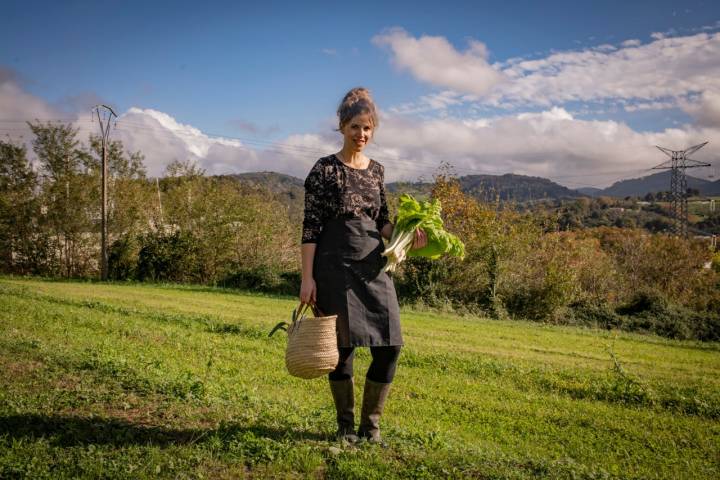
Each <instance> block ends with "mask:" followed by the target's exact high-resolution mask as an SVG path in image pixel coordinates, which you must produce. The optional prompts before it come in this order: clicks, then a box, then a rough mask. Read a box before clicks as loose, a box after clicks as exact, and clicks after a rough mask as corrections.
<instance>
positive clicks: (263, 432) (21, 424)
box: [0, 414, 330, 447]
mask: <svg viewBox="0 0 720 480" xmlns="http://www.w3.org/2000/svg"><path fill="white" fill-rule="evenodd" d="M248 436H250V437H254V438H257V439H267V440H275V441H282V440H290V441H302V440H319V441H325V440H330V437H329V436H328V435H326V434H323V433H320V432H314V431H307V430H301V431H298V430H290V429H288V430H285V429H282V428H278V427H271V426H267V425H258V424H253V425H243V424H239V423H227V424H223V425H221V426H220V427H218V428H214V429H212V428H211V429H203V428H187V429H183V428H168V427H160V426H151V425H140V424H135V423H131V422H128V421H126V420H122V419H117V418H99V417H94V418H88V417H79V416H61V415H38V414H20V415H3V416H0V437H6V438H10V439H16V440H22V439H35V438H45V439H46V440H48V441H49V442H50V443H51V444H53V445H56V446H62V447H71V446H78V445H91V444H93V445H110V446H115V447H127V446H133V445H156V446H160V447H164V446H171V445H190V444H195V443H203V442H204V441H205V440H207V439H209V438H219V439H220V440H221V441H227V442H229V441H232V440H234V439H246V438H247V437H248Z"/></svg>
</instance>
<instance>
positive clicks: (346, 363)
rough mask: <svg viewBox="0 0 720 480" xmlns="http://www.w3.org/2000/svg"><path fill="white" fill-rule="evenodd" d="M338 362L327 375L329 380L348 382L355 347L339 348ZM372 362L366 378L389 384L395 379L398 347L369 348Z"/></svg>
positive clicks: (351, 371)
mask: <svg viewBox="0 0 720 480" xmlns="http://www.w3.org/2000/svg"><path fill="white" fill-rule="evenodd" d="M338 350H340V361H339V362H338V364H337V367H335V370H334V371H332V372H330V373H329V375H328V376H329V377H330V380H348V379H350V378H352V376H353V358H354V356H355V355H354V353H355V347H339V348H338ZM370 355H372V362H371V363H370V368H368V372H367V375H366V376H367V378H369V379H370V380H372V381H373V382H378V383H391V382H392V380H393V377H395V369H396V368H397V361H398V357H399V356H400V345H391V346H389V347H370Z"/></svg>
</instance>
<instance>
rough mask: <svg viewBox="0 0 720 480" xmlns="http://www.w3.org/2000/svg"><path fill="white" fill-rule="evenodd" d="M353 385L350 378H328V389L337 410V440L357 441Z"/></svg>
mask: <svg viewBox="0 0 720 480" xmlns="http://www.w3.org/2000/svg"><path fill="white" fill-rule="evenodd" d="M353 386H354V382H353V379H352V378H350V379H348V380H330V391H331V392H332V396H333V400H334V401H335V411H336V412H337V424H338V429H337V433H336V434H335V438H336V439H337V440H338V441H339V442H342V441H344V442H348V443H355V442H357V441H358V437H357V435H355V396H354V393H353V390H354V389H353Z"/></svg>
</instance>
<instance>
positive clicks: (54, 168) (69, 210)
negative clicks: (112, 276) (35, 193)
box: [28, 122, 100, 277]
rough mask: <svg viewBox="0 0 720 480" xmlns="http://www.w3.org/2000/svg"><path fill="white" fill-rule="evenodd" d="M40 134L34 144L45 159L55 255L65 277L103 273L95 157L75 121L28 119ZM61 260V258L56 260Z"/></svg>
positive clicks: (44, 188)
mask: <svg viewBox="0 0 720 480" xmlns="http://www.w3.org/2000/svg"><path fill="white" fill-rule="evenodd" d="M28 125H29V126H30V129H31V130H32V132H33V133H34V134H35V138H34V139H33V142H32V145H33V150H34V151H35V154H36V155H37V158H38V160H39V162H40V172H41V178H42V192H41V201H42V205H43V206H45V208H46V209H47V215H46V216H45V217H44V218H45V220H46V224H45V227H46V228H47V229H48V230H49V234H50V235H51V245H50V255H51V256H57V263H59V265H60V267H61V268H60V271H58V272H49V273H51V274H58V273H59V274H61V275H62V276H65V277H73V276H82V275H87V274H88V273H89V272H92V271H97V269H98V263H99V262H98V258H97V257H98V256H99V254H98V253H97V252H96V250H97V249H96V247H97V244H98V243H99V242H98V241H97V240H96V239H95V238H94V237H95V236H94V233H95V232H99V228H96V227H95V225H96V224H98V222H99V211H100V208H99V187H98V185H96V182H95V181H94V176H93V175H92V173H91V169H92V166H93V165H92V159H91V157H90V155H89V154H88V153H87V152H86V151H84V150H83V149H82V147H81V145H80V142H79V141H78V140H77V133H78V130H77V129H76V128H73V127H72V126H71V125H66V124H59V123H58V124H53V123H51V122H48V123H46V124H43V123H40V122H37V123H32V122H28ZM53 263H55V262H53Z"/></svg>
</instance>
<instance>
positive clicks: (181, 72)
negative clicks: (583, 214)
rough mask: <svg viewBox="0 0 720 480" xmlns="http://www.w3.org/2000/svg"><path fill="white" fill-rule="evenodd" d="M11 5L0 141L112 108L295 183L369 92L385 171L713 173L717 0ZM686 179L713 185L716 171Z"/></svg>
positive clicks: (178, 143) (235, 163)
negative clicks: (686, 154)
mask: <svg viewBox="0 0 720 480" xmlns="http://www.w3.org/2000/svg"><path fill="white" fill-rule="evenodd" d="M44 3H45V4H43V2H34V3H33V4H32V5H31V6H29V4H28V3H27V2H20V1H14V0H10V1H5V2H3V9H2V10H3V13H2V16H0V45H2V47H0V135H1V136H2V137H3V138H5V139H7V136H9V137H10V138H11V139H14V140H15V141H27V139H28V135H27V131H26V128H25V127H24V126H23V125H24V123H23V122H25V121H27V120H33V119H44V120H62V121H68V122H70V121H71V122H75V124H76V125H77V126H78V127H79V128H80V129H81V135H82V136H83V139H84V138H86V137H87V134H88V133H89V132H90V131H96V130H97V129H98V125H97V124H96V123H95V124H93V123H92V121H91V118H92V117H91V115H90V109H91V107H92V106H93V105H95V104H97V103H106V104H109V105H112V107H113V108H114V109H115V111H116V112H117V114H118V115H119V118H118V120H117V123H116V125H115V126H114V128H113V130H112V132H111V135H112V137H113V138H115V139H120V140H122V141H123V142H124V144H125V145H126V146H127V148H128V149H129V150H133V151H135V150H140V151H142V152H143V153H144V154H145V157H146V165H147V167H148V172H149V174H150V175H160V174H162V172H163V171H164V168H165V166H166V165H167V163H168V162H170V161H172V160H173V159H181V160H182V159H192V160H194V161H197V162H198V163H199V164H200V165H201V166H202V167H203V168H205V169H206V170H207V172H208V173H210V174H216V173H232V172H248V171H277V172H282V173H287V174H291V175H294V176H297V177H300V178H304V177H305V175H306V174H307V172H308V170H309V169H310V167H311V166H312V164H313V163H314V162H315V161H316V160H317V158H319V157H320V156H323V155H326V154H328V153H332V152H335V151H337V150H338V149H339V147H340V137H339V134H338V133H337V132H335V131H334V128H335V127H336V123H337V120H336V117H335V113H334V112H335V110H336V108H337V103H338V102H339V100H340V98H341V97H342V95H343V94H344V93H345V91H347V90H348V89H349V88H351V87H354V86H359V85H362V86H366V87H368V88H370V89H371V91H372V92H373V95H374V97H375V99H376V101H377V103H378V106H379V107H380V109H381V125H380V128H379V129H378V131H377V133H376V137H375V143H374V145H372V146H371V147H370V148H369V150H368V153H369V154H370V156H372V157H373V158H375V159H376V160H378V161H380V162H381V163H383V164H384V165H385V167H386V179H387V180H388V181H392V180H400V179H403V180H412V179H418V178H425V179H428V178H430V177H431V176H432V174H433V172H434V171H435V169H436V168H437V166H438V165H439V164H440V162H443V161H444V162H449V163H450V164H452V165H453V167H454V168H455V171H456V172H457V173H458V174H461V175H465V174H472V173H491V174H503V173H517V174H524V175H536V176H542V177H546V178H550V179H553V180H555V181H557V182H558V183H560V184H563V185H566V186H568V187H571V188H579V187H584V186H596V187H604V186H608V185H610V184H612V183H613V182H614V181H617V180H618V179H622V178H634V177H639V176H643V175H647V174H650V173H653V171H652V170H649V169H651V168H652V167H653V166H655V165H658V164H660V163H662V162H664V161H665V160H666V157H664V156H663V154H662V153H661V152H660V151H658V150H657V149H655V148H654V145H661V146H664V147H668V148H671V149H682V148H686V147H689V146H691V145H695V144H698V143H701V142H704V141H709V142H710V143H709V144H708V145H707V146H706V147H705V148H704V149H702V150H700V151H699V152H697V153H696V154H695V155H694V158H695V159H697V160H701V161H705V162H709V163H713V164H714V165H720V2H717V1H699V0H684V1H663V0H657V1H647V2H645V1H635V2H614V1H594V2H589V1H580V2H578V1H572V2H571V1H554V2H551V1H548V2H534V1H527V2H513V1H508V0H505V1H488V2H453V1H449V0H448V1H444V2H425V1H420V0H416V1H413V2H391V3H392V4H391V5H388V4H386V3H385V2H377V3H375V2H370V1H365V2H359V3H353V2H342V1H337V0H335V1H333V2H308V3H311V4H312V6H306V5H305V6H304V5H301V4H302V3H303V2H292V3H284V2H262V5H259V4H256V3H260V2H250V3H251V5H243V3H245V2H211V1H209V2H205V3H203V4H200V3H198V2H182V1H173V2H160V1H157V2H133V1H125V2H109V1H92V2H91V1H87V2H81V1H64V2H44ZM689 173H690V174H691V175H695V176H699V177H703V178H712V179H717V178H718V176H720V168H717V167H715V166H714V167H711V168H702V169H695V170H692V171H690V172H689Z"/></svg>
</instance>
